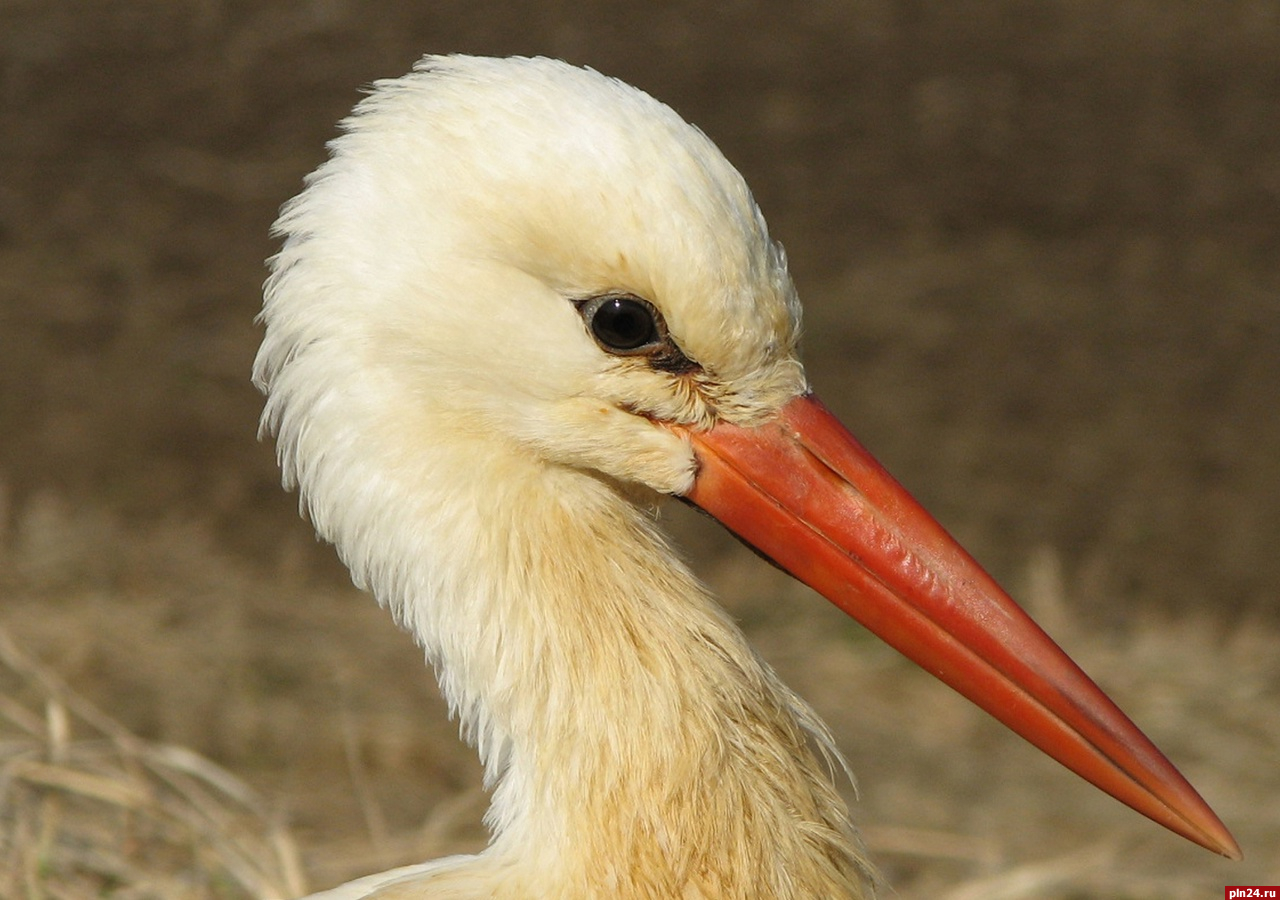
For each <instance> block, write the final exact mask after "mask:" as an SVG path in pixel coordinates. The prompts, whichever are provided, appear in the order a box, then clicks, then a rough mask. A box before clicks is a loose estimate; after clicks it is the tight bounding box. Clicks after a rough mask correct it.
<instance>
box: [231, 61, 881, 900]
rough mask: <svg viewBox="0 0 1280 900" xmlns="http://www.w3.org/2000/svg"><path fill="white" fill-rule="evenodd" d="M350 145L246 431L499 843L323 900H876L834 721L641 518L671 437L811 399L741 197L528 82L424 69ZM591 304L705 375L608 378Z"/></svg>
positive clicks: (775, 259)
mask: <svg viewBox="0 0 1280 900" xmlns="http://www.w3.org/2000/svg"><path fill="white" fill-rule="evenodd" d="M344 128H345V131H344V134H343V135H342V136H341V137H339V138H338V139H336V140H335V141H334V142H333V144H332V145H331V151H332V152H331V158H330V160H329V161H328V162H327V163H325V164H324V165H323V166H322V167H321V168H320V169H319V170H318V171H317V172H316V173H315V174H313V175H312V176H311V178H310V179H309V180H308V184H307V187H306V189H305V191H303V193H302V194H300V195H299V196H298V197H297V198H295V199H294V200H293V201H292V202H291V203H289V204H288V206H287V207H286V208H285V210H284V212H283V214H282V215H281V218H280V220H279V222H278V223H277V231H278V233H279V234H280V235H281V236H283V237H284V239H285V240H284V246H283V248H282V249H281V251H280V253H279V254H278V255H277V256H276V257H275V258H274V260H273V263H272V274H271V277H270V280H269V281H268V283H267V288H266V300H265V306H264V310H263V314H262V321H263V322H264V323H265V325H266V335H265V338H264V340H263V344H262V349H261V351H260V353H259V354H258V359H257V363H256V366H255V381H256V382H257V383H258V385H259V386H260V387H261V388H262V390H263V391H264V392H265V393H266V394H267V404H266V411H265V413H264V415H263V428H264V431H267V432H270V433H272V434H274V435H275V437H276V439H277V444H278V452H279V458H280V462H281V466H282V467H283V470H284V473H285V480H286V483H287V484H289V485H290V486H296V487H297V488H298V490H299V492H300V493H301V496H302V499H303V502H304V504H305V507H306V510H307V511H308V513H309V515H310V517H311V519H312V521H313V522H314V524H315V527H316V528H317V530H318V531H319V533H320V534H321V535H322V536H323V537H324V538H326V539H327V540H330V541H332V542H333V543H334V545H335V546H336V547H337V548H338V551H339V553H340V554H341V555H342V558H343V560H344V561H345V562H346V564H347V565H348V566H349V567H350V569H351V572H352V574H353V577H354V578H355V581H356V583H357V584H359V585H361V586H362V587H366V588H368V589H369V590H371V591H372V592H373V594H374V595H375V596H376V597H377V598H378V600H379V601H380V602H381V603H383V604H384V605H386V606H387V607H388V608H389V609H390V610H391V612H392V613H393V614H394V616H395V618H396V619H397V621H398V622H400V624H401V625H403V626H404V627H405V628H407V629H409V630H410V631H411V632H412V633H413V635H414V636H415V637H416V638H417V640H418V641H420V642H421V644H422V646H423V648H424V649H425V651H426V655H427V658H428V659H429V660H430V662H431V663H432V664H433V665H434V666H435V668H436V671H437V673H438V675H439V680H440V684H441V688H442V690H443V692H444V694H445V696H446V697H447V698H448V700H449V702H450V704H451V706H452V708H453V710H454V711H455V712H456V714H457V716H458V717H459V719H460V721H461V724H462V730H463V733H464V735H465V736H466V737H467V739H468V740H470V741H472V742H474V743H475V745H476V747H477V748H478V750H479V752H480V755H481V757H482V759H483V761H484V764H485V767H486V773H487V779H488V782H489V784H490V786H491V787H492V789H493V803H492V807H491V809H490V812H489V815H488V819H487V821H488V824H489V826H490V828H491V829H492V832H493V840H492V843H491V846H490V847H489V848H488V849H487V850H486V851H485V852H483V853H481V854H479V855H477V856H473V857H458V858H451V859H448V860H442V861H438V862H435V863H428V864H424V865H422V866H415V867H410V868H408V869H403V870H398V871H397V872H392V873H385V874H383V875H378V876H371V877H370V878H368V879H364V880H362V881H359V882H353V883H351V884H349V885H346V886H344V887H342V888H338V889H336V890H335V891H333V892H330V893H326V894H323V895H318V896H322V897H325V898H328V900H339V898H377V900H392V898H402V900H409V898H413V900H418V898H439V897H460V898H461V897H465V898H480V897H486V898H487V897H494V898H513V900H515V898H520V900H528V898H564V900H576V898H654V900H658V898H662V900H667V898H705V900H713V898H742V900H746V898H751V900H766V898H840V897H862V896H866V895H867V893H868V892H869V888H868V887H867V884H868V882H869V877H868V874H867V873H868V869H867V866H866V863H865V862H864V860H863V857H862V855H861V852H860V850H859V847H858V844H857V841H856V838H855V837H854V835H853V833H852V830H851V828H850V826H849V824H848V819H847V810H846V808H845V805H844V803H843V801H842V800H841V799H840V797H839V795H838V793H837V792H836V790H835V788H834V787H833V786H832V783H831V780H830V777H829V772H828V768H829V767H827V766H824V765H823V764H822V763H820V762H819V761H818V760H816V759H815V758H814V755H813V753H812V752H811V750H810V749H809V743H810V738H816V740H817V744H818V745H820V746H821V747H822V748H823V750H824V751H825V752H827V753H830V754H833V755H834V754H835V750H834V748H833V747H832V744H831V740H830V738H829V736H828V734H827V732H826V730H825V728H824V726H823V725H822V724H821V723H820V722H819V721H818V719H817V718H816V716H815V714H814V713H813V712H812V711H811V710H810V709H809V707H808V706H806V705H805V704H804V703H803V701H801V700H800V699H798V698H797V697H796V696H795V695H794V694H792V693H791V692H790V691H789V690H788V689H787V688H786V687H785V686H783V685H782V684H781V683H780V682H779V681H778V679H777V677H776V676H775V675H774V673H773V672H772V671H771V670H770V669H769V667H768V666H767V665H765V664H764V663H763V662H762V661H761V660H760V659H759V658H758V657H757V656H756V655H755V654H754V653H753V652H752V650H751V649H750V648H749V647H748V646H747V644H746V643H745V641H744V639H743V637H742V635H741V633H740V632H739V631H738V629H737V628H736V627H735V626H734V625H733V624H732V622H730V621H729V619H728V618H727V617H726V616H725V615H724V614H723V613H722V612H721V610H720V609H719V607H718V606H717V605H716V604H715V603H714V601H713V600H712V599H711V598H710V597H709V596H708V594H707V593H706V591H705V590H704V588H703V587H702V586H701V585H700V584H699V583H698V582H697V580H696V579H695V578H694V577H693V576H692V575H691V574H690V573H689V571H688V570H687V569H686V567H685V566H684V565H683V564H682V563H681V562H680V561H679V560H678V558H677V557H676V555H675V554H674V553H673V552H672V550H671V549H670V548H669V547H668V545H667V544H666V543H665V541H664V539H663V538H662V536H661V535H660V534H659V533H658V531H657V530H656V528H655V523H654V520H653V514H652V510H653V508H654V507H655V505H656V503H657V502H658V500H659V499H660V498H661V497H662V496H663V495H667V494H672V493H679V492H683V491H685V490H687V489H688V488H689V486H690V484H691V483H692V480H693V475H694V470H695V463H694V457H693V454H692V450H691V448H690V446H689V444H688V440H687V438H685V437H682V436H680V435H679V434H678V433H676V432H674V431H672V430H670V429H668V428H666V427H664V426H663V425H662V424H661V423H662V422H671V423H679V424H685V425H691V426H695V427H696V426H700V425H704V424H710V423H712V422H714V421H717V420H728V421H733V422H738V423H742V424H746V423H754V422H756V421H759V420H760V419H762V418H763V417H766V416H769V415H771V414H772V413H774V412H775V411H776V410H777V409H778V408H779V407H780V406H781V405H782V404H783V403H784V402H785V401H787V400H789V399H791V398H792V397H795V396H796V395H798V394H799V393H801V392H802V391H803V390H804V388H805V381H804V375H803V371H802V369H801V367H800V364H799V363H798V361H797V360H796V357H795V344H796V339H797V335H798V329H799V307H798V305H797V301H796V298H795V292H794V289H793V287H792V285H791V281H790V278H789V277H788V275H787V271H786V264H785V260H784V258H783V254H782V252H781V250H780V248H779V247H778V246H777V245H776V244H774V243H772V242H771V241H770V239H769V237H768V234H767V231H766V228H765V224H764V221H763V219H762V218H761V215H760V213H759V210H758V209H757V208H756V206H755V204H754V202H753V201H752V199H751V196H750V194H749V192H748V190H747V188H746V186H745V184H744V183H743V181H742V179H741V177H740V176H739V175H738V174H737V172H735V171H734V169H733V168H732V167H731V166H730V165H729V164H728V163H727V162H726V161H725V159H724V158H723V157H722V156H721V155H720V153H719V152H718V151H717V150H716V148H715V147H714V146H713V145H712V144H711V142H710V141H709V140H708V139H707V138H706V137H705V136H704V135H703V134H702V133H701V132H699V131H697V130H696V129H694V128H692V127H690V126H689V125H687V124H685V123H684V122H683V121H682V120H681V119H680V118H679V117H678V116H677V115H676V114H675V113H673V112H672V111H671V110H670V109H668V108H667V107H666V106H663V105H662V104H660V103H658V102H656V101H655V100H653V99H652V98H650V97H649V96H647V95H645V94H643V93H641V92H640V91H638V90H635V89H634V88H631V87H628V86H626V85H624V84H622V83H620V82H618V81H615V80H612V79H609V78H605V77H603V76H601V75H599V74H597V73H595V72H592V71H590V70H583V69H577V68H573V67H571V66H568V65H565V64H563V63H559V62H555V61H551V60H545V59H509V60H493V59H479V58H468V57H456V56H455V57H430V58H427V59H425V60H423V61H422V63H421V64H420V65H419V66H418V67H417V68H416V69H415V71H414V72H413V73H412V74H410V75H408V76H406V77H404V78H401V79H396V80H392V81H385V82H380V83H378V84H377V85H376V86H375V88H374V90H373V92H372V94H371V95H370V96H369V97H368V98H367V99H366V100H365V101H363V102H362V103H361V104H360V105H359V106H358V107H357V109H356V111H355V113H354V114H353V115H352V117H351V118H349V119H348V120H347V121H346V123H345V126H344ZM607 291H618V292H628V293H632V294H636V295H638V296H641V297H644V298H646V299H648V300H649V301H651V302H652V303H653V304H654V305H655V306H656V307H657V308H658V309H659V310H660V311H661V314H662V315H663V317H664V318H665V321H666V323H667V326H668V327H669V329H670V332H671V335H672V337H673V338H674V339H675V340H676V342H677V343H678V344H679V346H680V347H681V348H682V349H683V350H684V351H685V352H686V353H687V354H688V356H689V358H691V359H694V360H696V361H697V363H698V368H697V370H696V371H694V372H683V373H674V372H664V371H660V370H655V369H654V368H653V367H650V366H645V365H642V364H640V363H639V362H638V361H636V360H635V359H632V358H628V357H625V356H616V355H610V354H607V353H604V352H602V351H601V348H600V347H599V346H598V345H597V344H596V342H595V341H594V340H593V339H592V337H591V335H590V333H589V331H588V330H587V328H586V326H585V325H584V322H583V319H582V317H581V316H580V315H579V313H578V311H577V309H576V307H575V303H574V301H575V300H581V299H583V298H586V297H590V296H593V295H598V294H600V293H602V292H607Z"/></svg>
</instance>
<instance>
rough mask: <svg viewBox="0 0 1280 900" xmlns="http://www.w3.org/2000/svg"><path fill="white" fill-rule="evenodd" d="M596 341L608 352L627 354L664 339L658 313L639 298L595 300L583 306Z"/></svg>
mask: <svg viewBox="0 0 1280 900" xmlns="http://www.w3.org/2000/svg"><path fill="white" fill-rule="evenodd" d="M582 315H583V318H585V319H586V320H587V325H588V327H590V329H591V333H592V334H593V335H595V338H596V340H597V341H599V342H600V343H601V344H602V345H604V346H605V347H606V348H607V349H609V350H614V351H617V352H619V353H629V352H631V351H635V350H640V349H641V348H645V347H648V346H650V345H652V344H656V343H658V342H659V341H661V340H662V339H663V335H662V333H661V329H660V327H659V325H658V311H657V310H656V309H654V308H653V307H652V306H651V305H649V304H648V303H647V302H645V301H644V300H641V299H640V298H639V297H629V296H606V297H596V298H594V299H592V300H589V301H587V303H586V304H585V305H584V306H583V307H582Z"/></svg>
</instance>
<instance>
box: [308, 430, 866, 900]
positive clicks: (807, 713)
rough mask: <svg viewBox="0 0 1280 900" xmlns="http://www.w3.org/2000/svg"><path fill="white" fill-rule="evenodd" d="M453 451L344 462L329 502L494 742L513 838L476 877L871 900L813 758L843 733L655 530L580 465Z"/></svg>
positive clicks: (346, 552)
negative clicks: (366, 466) (795, 690)
mask: <svg viewBox="0 0 1280 900" xmlns="http://www.w3.org/2000/svg"><path fill="white" fill-rule="evenodd" d="M451 444H452V446H453V447H454V450H453V451H452V453H451V454H450V455H445V454H444V453H443V452H442V454H440V455H436V456H434V457H433V459H432V460H431V464H430V465H429V466H424V465H407V464H406V465H400V466H391V467H389V468H383V469H382V470H380V475H379V477H378V478H371V477H368V476H369V473H361V472H360V471H359V470H358V469H344V470H343V472H342V474H341V476H340V477H335V478H334V479H331V483H330V484H329V485H328V487H329V488H331V489H333V490H330V491H329V492H328V493H327V494H326V495H325V496H326V497H327V498H328V501H329V502H328V503H327V504H325V506H324V507H322V508H319V509H317V504H316V503H315V502H314V498H315V497H316V496H318V494H317V493H316V492H315V491H314V490H313V491H311V492H309V496H310V497H311V498H312V503H311V508H312V514H313V517H315V519H316V522H317V526H318V527H319V528H320V530H321V532H322V534H324V535H325V536H326V537H329V538H330V539H332V540H334V542H335V543H336V544H337V545H338V547H339V550H340V551H341V553H342V555H343V557H344V560H345V561H346V562H347V563H348V565H349V566H350V567H351V569H352V572H353V574H354V576H355V578H356V580H357V583H360V584H362V586H367V587H370V588H371V589H372V590H373V592H374V593H375V595H376V596H377V597H378V598H379V600H380V601H381V602H383V603H384V604H386V605H388V606H389V607H390V608H391V610H392V611H393V613H394V614H395V615H396V617H397V619H398V620H399V621H400V622H401V624H402V625H404V626H405V627H406V628H408V629H410V630H411V631H412V632H413V633H414V635H415V636H416V637H417V639H418V640H419V641H420V642H421V644H422V645H423V647H424V648H425V650H426V653H427V657H428V659H429V660H430V661H431V662H432V663H433V664H434V666H435V667H436V670H437V673H438V675H439V679H440V684H441V688H442V690H443V691H444V693H445V695H446V697H447V698H448V700H449V702H450V704H451V707H452V709H453V710H454V711H455V713H456V714H457V715H458V716H459V718H460V720H461V723H462V728H463V732H464V735H465V736H467V737H468V739H469V740H471V741H472V742H474V743H475V744H476V746H477V747H478V749H479V751H480V754H481V757H482V759H483V761H484V763H485V766H486V772H487V780H488V782H489V783H490V785H491V786H492V787H493V788H494V794H493V805H492V808H491V809H490V812H489V815H488V822H489V824H490V827H491V828H492V829H493V832H494V838H493V844H492V846H491V847H490V849H489V850H488V851H487V852H486V853H485V854H482V855H481V856H480V857H477V858H476V860H475V865H478V866H483V865H492V866H494V867H495V868H494V873H495V875H494V878H495V879H498V878H500V879H501V880H509V881H511V882H512V885H513V889H512V891H511V892H510V895H511V896H545V897H562V896H563V897H566V898H569V897H595V896H601V897H604V896H611V897H654V898H657V897H662V898H668V897H689V898H703V897H705V898H721V897H723V898H730V897H742V898H747V897H751V898H774V897H777V898H782V897H817V896H822V897H833V898H835V897H860V896H863V894H862V893H861V890H862V888H861V886H862V885H864V884H865V883H866V881H867V880H868V879H867V871H868V870H867V865H866V863H865V861H864V858H863V857H862V855H861V851H860V848H859V847H858V844H857V841H856V838H855V837H854V835H853V834H852V832H851V829H850V827H849V825H848V824H847V810H846V807H845V805H844V803H843V801H842V800H841V799H840V797H839V795H838V794H837V792H836V791H835V789H834V787H833V786H832V784H831V780H830V777H829V771H828V770H829V768H830V766H827V767H826V768H825V769H824V767H823V766H822V765H821V764H820V763H819V762H818V761H817V760H816V759H815V757H814V754H813V753H812V752H811V750H810V742H811V741H813V742H816V744H817V745H818V746H820V747H821V748H822V749H823V751H824V753H826V754H828V755H829V756H831V757H832V758H834V755H835V751H834V749H833V747H832V744H831V742H830V739H829V737H828V736H827V733H826V730H825V727H824V726H823V725H822V724H821V722H820V721H819V720H818V719H817V717H816V715H815V714H814V713H813V712H812V710H811V709H809V707H808V706H807V705H805V704H804V702H803V701H801V700H800V699H799V698H797V697H796V696H795V695H794V694H792V693H791V692H790V691H789V690H788V689H787V688H786V687H785V686H784V685H783V684H782V683H781V682H780V681H779V680H778V679H777V677H776V676H775V675H774V673H773V672H772V670H771V669H769V668H768V666H767V665H765V664H764V663H763V662H762V661H761V660H760V659H759V658H758V657H757V656H756V655H755V654H754V653H753V652H752V650H751V649H750V648H749V647H748V646H747V644H746V642H745V640H744V638H743V636H742V634H741V633H740V632H739V630H738V629H737V628H736V627H735V626H734V625H733V624H732V623H731V622H730V621H729V620H728V618H727V617H726V616H725V614H724V613H723V612H722V611H721V610H720V609H719V608H718V607H717V606H716V604H715V603H714V602H713V601H712V600H711V599H710V597H709V596H708V595H707V593H706V592H705V590H704V589H703V588H702V587H701V585H699V584H698V582H697V581H696V580H695V579H694V578H693V576H692V575H691V574H690V573H689V572H688V570H687V569H686V568H685V567H684V566H683V565H682V564H681V563H680V562H679V561H678V559H677V558H676V557H675V555H674V554H673V553H672V551H671V550H670V549H669V547H668V546H667V544H666V543H665V541H664V540H663V538H662V537H661V535H660V534H659V533H658V532H657V531H656V529H655V527H654V523H653V521H652V517H651V516H650V515H648V514H647V513H646V512H644V511H642V510H641V509H639V508H638V507H637V506H635V505H634V504H632V503H630V502H628V500H627V499H626V498H625V497H624V496H623V495H622V494H621V493H620V492H619V491H618V490H617V488H616V486H614V485H611V484H608V483H606V482H603V481H601V480H598V479H596V478H594V477H591V476H589V475H585V474H583V473H581V472H578V471H574V470H570V469H566V468H563V467H558V466H550V465H545V464H541V463H537V462H536V461H529V460H527V459H525V458H523V457H521V456H519V455H517V454H514V453H510V452H504V451H503V450H501V449H495V448H494V447H493V446H492V444H491V443H489V444H485V445H480V443H479V442H476V444H477V445H476V446H471V447H463V446H462V445H461V443H460V442H451ZM437 446H439V444H437ZM385 461H386V462H390V460H385ZM388 472H391V473H393V474H392V475H391V477H388ZM344 486H345V489H341V490H339V488H344ZM305 489H306V485H305V484H304V490H305ZM337 510H341V511H342V513H341V518H340V519H339V518H337V514H336V512H335V511H337ZM451 873H452V874H451ZM464 873H465V875H466V877H467V878H468V879H474V875H475V873H474V872H471V871H466V868H465V867H464V869H457V868H455V867H448V868H445V869H442V870H439V871H438V872H437V873H436V876H435V877H436V878H438V879H445V880H447V879H450V878H461V877H462V875H463V874H464ZM497 873H501V875H499V874H497ZM466 883H471V881H470V880H469V881H468V882H466ZM489 888H493V893H492V894H490V895H491V896H507V895H508V893H507V892H505V891H500V890H497V889H496V888H494V885H493V884H490V885H489Z"/></svg>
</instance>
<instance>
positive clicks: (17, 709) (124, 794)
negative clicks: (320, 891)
mask: <svg viewBox="0 0 1280 900" xmlns="http://www.w3.org/2000/svg"><path fill="white" fill-rule="evenodd" d="M0 685H2V691H0V896H4V897H14V898H17V897H27V898H32V900H36V898H41V900H43V898H48V900H61V898H67V900H74V898H82V897H106V896H110V897H118V898H122V900H123V898H130V900H135V898H136V900H144V898H165V900H206V898H208V900H215V898H216V900H232V898H256V900H269V898H282V897H291V896H296V895H297V894H298V893H300V892H301V891H302V889H303V886H304V881H303V875H302V868H301V864H300V861H299V855H298V848H297V845H296V844H295V842H294V840H293V838H292V836H291V835H290V834H289V832H288V831H287V829H285V828H284V827H283V825H282V824H281V822H280V820H279V817H278V816H273V815H271V814H270V813H269V812H268V811H267V808H266V806H265V805H264V803H263V801H262V799H261V797H259V796H258V794H256V793H255V792H254V791H253V790H252V789H250V788H249V787H248V785H246V784H245V783H244V782H243V781H241V780H240V779H239V778H237V777H236V776H234V775H232V774H231V773H230V772H228V771H227V770H226V769H224V768H222V767H221V766H219V765H217V764H216V763H214V762H212V761H210V760H209V759H207V758H206V757H204V756H201V755H200V754H199V753H196V752H195V751H193V750H191V749H189V748H186V747H177V746H172V745H165V744H158V743H154V742H151V741H145V740H143V739H141V738H139V737H138V736H136V735H135V734H133V733H132V732H130V731H129V730H128V729H127V728H125V727H124V726H123V725H121V724H120V723H119V722H117V721H116V720H115V719H113V718H111V717H110V716H108V715H106V714H105V713H104V712H102V711H101V710H99V709H98V708H97V707H96V706H94V705H93V704H92V703H90V702H89V701H88V700H86V699H85V698H84V697H82V696H80V695H79V694H77V693H75V692H74V691H72V690H71V689H70V688H68V687H67V686H66V684H65V683H63V682H62V681H61V680H60V679H59V678H58V677H57V676H56V675H55V674H54V673H53V672H51V671H50V670H49V669H47V668H46V667H44V666H42V665H40V664H39V663H37V662H36V661H35V660H34V659H32V658H31V657H30V656H28V655H27V654H25V653H23V652H22V651H21V650H19V649H18V647H17V645H16V644H15V643H14V641H13V639H12V637H11V636H10V635H9V634H8V633H7V632H5V631H0Z"/></svg>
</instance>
